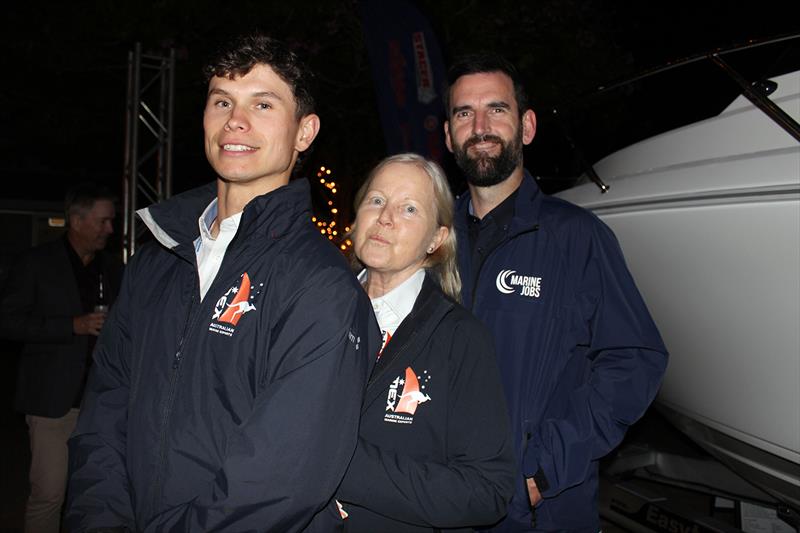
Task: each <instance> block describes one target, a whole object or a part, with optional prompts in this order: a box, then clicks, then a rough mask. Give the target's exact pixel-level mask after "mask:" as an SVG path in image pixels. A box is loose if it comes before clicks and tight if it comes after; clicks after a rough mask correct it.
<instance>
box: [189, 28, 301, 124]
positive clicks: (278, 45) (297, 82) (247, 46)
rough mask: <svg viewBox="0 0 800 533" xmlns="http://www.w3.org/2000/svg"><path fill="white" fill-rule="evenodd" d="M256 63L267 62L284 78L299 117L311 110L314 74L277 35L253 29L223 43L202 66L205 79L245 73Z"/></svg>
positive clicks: (229, 76) (231, 76)
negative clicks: (292, 96)
mask: <svg viewBox="0 0 800 533" xmlns="http://www.w3.org/2000/svg"><path fill="white" fill-rule="evenodd" d="M256 65H267V66H269V67H270V68H272V70H274V71H275V73H276V74H277V75H278V76H280V78H281V79H282V80H283V81H285V82H286V83H287V84H288V85H289V88H291V90H292V94H293V95H294V99H295V103H296V104H297V112H296V116H297V118H298V119H300V118H302V117H304V116H306V115H308V114H310V113H313V112H314V96H313V85H314V75H313V74H312V72H311V70H310V69H309V68H308V67H307V66H306V64H305V63H304V62H303V61H302V60H301V59H300V58H299V57H298V55H297V54H296V53H295V52H294V51H293V50H291V49H289V47H288V46H287V45H286V44H284V43H283V42H281V41H278V40H277V39H273V38H272V37H268V36H266V35H262V34H260V33H253V34H249V35H242V36H239V37H236V38H235V39H233V40H232V41H230V42H228V43H226V44H225V45H223V46H222V48H220V49H219V50H218V51H217V53H216V54H215V55H214V56H213V57H212V58H211V60H210V61H209V62H208V64H207V65H206V66H205V67H204V69H203V72H204V74H205V76H206V81H209V80H211V78H213V77H214V76H220V77H226V78H229V79H233V78H236V77H238V76H244V75H246V74H247V73H248V72H250V71H251V70H252V69H253V67H255V66H256Z"/></svg>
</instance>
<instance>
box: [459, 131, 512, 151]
mask: <svg viewBox="0 0 800 533" xmlns="http://www.w3.org/2000/svg"><path fill="white" fill-rule="evenodd" d="M482 142H494V143H498V144H500V145H501V146H505V144H504V143H503V139H501V138H500V137H498V136H497V135H492V134H491V133H484V134H483V135H473V136H472V137H470V138H469V139H467V140H466V141H464V150H466V149H467V148H469V147H470V146H475V145H476V144H478V143H482Z"/></svg>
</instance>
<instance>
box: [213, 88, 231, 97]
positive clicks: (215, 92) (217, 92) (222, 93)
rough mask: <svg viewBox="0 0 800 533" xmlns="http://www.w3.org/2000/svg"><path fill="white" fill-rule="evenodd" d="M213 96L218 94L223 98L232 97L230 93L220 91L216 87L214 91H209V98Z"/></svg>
mask: <svg viewBox="0 0 800 533" xmlns="http://www.w3.org/2000/svg"><path fill="white" fill-rule="evenodd" d="M212 94H218V95H221V96H230V93H229V92H228V91H224V90H222V89H219V88H217V87H214V88H213V89H209V90H208V96H211V95H212Z"/></svg>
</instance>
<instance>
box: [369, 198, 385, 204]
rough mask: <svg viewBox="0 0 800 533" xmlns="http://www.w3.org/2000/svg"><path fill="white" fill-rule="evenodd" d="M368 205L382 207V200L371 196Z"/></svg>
mask: <svg viewBox="0 0 800 533" xmlns="http://www.w3.org/2000/svg"><path fill="white" fill-rule="evenodd" d="M369 203H370V204H372V205H383V198H380V197H378V196H373V197H372V198H370V199H369Z"/></svg>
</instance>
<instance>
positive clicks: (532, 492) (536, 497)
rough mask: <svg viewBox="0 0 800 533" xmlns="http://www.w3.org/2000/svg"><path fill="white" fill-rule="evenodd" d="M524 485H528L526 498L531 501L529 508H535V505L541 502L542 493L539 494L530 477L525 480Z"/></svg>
mask: <svg viewBox="0 0 800 533" xmlns="http://www.w3.org/2000/svg"><path fill="white" fill-rule="evenodd" d="M525 483H526V484H527V485H528V498H530V500H531V507H535V506H536V504H537V503H539V502H540V501H542V493H541V492H539V488H538V487H537V486H536V482H535V481H534V480H533V478H532V477H529V478H526V479H525Z"/></svg>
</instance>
